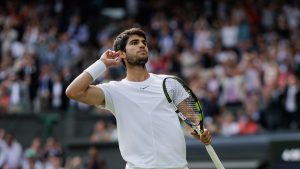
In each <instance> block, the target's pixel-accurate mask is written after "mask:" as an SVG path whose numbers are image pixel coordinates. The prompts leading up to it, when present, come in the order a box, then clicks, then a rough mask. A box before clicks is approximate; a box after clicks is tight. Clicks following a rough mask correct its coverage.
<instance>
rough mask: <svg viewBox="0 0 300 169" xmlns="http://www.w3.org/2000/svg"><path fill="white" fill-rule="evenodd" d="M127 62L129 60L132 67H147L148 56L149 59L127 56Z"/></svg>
mask: <svg viewBox="0 0 300 169" xmlns="http://www.w3.org/2000/svg"><path fill="white" fill-rule="evenodd" d="M126 60H127V63H128V64H129V65H131V66H140V67H145V65H146V63H147V62H148V56H147V57H139V56H130V55H127V57H126Z"/></svg>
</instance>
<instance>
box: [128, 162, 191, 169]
mask: <svg viewBox="0 0 300 169" xmlns="http://www.w3.org/2000/svg"><path fill="white" fill-rule="evenodd" d="M125 169H189V168H188V167H187V166H185V167H182V168H140V167H134V166H133V165H132V164H130V163H127V164H126V167H125Z"/></svg>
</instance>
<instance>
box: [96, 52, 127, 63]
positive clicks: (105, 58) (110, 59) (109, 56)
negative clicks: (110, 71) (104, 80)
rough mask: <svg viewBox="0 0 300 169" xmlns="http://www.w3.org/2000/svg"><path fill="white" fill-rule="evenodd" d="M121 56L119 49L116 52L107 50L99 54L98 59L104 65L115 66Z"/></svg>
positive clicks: (119, 61)
mask: <svg viewBox="0 0 300 169" xmlns="http://www.w3.org/2000/svg"><path fill="white" fill-rule="evenodd" d="M122 56H123V53H121V52H120V51H118V52H116V51H112V50H107V51H105V52H104V53H103V54H102V55H101V57H100V60H101V61H102V62H103V63H104V64H105V65H106V67H110V66H117V65H119V64H120V63H121V60H122Z"/></svg>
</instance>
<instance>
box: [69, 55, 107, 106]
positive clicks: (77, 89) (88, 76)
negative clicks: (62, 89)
mask: <svg viewBox="0 0 300 169" xmlns="http://www.w3.org/2000/svg"><path fill="white" fill-rule="evenodd" d="M105 69H106V65H105V64H104V63H103V62H102V61H100V60H97V61H96V62H95V63H93V64H92V65H91V66H89V67H88V68H87V69H85V70H84V72H82V73H81V74H80V75H79V76H77V77H76V78H75V79H74V80H73V81H72V83H71V84H70V85H69V86H68V88H67V90H66V94H67V96H68V97H69V98H71V99H74V100H79V101H80V100H81V98H84V97H86V96H85V95H86V94H88V89H89V88H90V87H91V86H90V85H91V83H92V82H93V81H94V80H95V79H97V77H99V76H100V75H101V74H102V73H103V72H104V71H105Z"/></svg>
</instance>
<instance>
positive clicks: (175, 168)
mask: <svg viewBox="0 0 300 169" xmlns="http://www.w3.org/2000/svg"><path fill="white" fill-rule="evenodd" d="M113 48H114V50H107V51H106V52H104V53H103V54H102V55H101V57H100V59H99V60H97V61H96V62H95V63H93V64H92V65H91V66H89V67H88V68H87V69H86V70H85V71H83V73H81V74H80V75H79V76H78V77H76V78H75V79H74V80H73V82H72V83H71V84H70V85H69V86H68V88H67V90H66V94H67V96H68V97H69V98H71V99H74V100H77V101H79V102H83V103H86V104H90V105H95V106H100V105H102V106H105V108H107V109H109V110H110V111H111V112H112V113H113V114H114V116H115V117H116V121H117V131H118V139H119V148H120V151H121V155H122V157H123V159H124V160H125V161H126V162H127V163H126V169H144V168H145V169H146V168H147V169H150V168H151V169H188V167H187V161H186V144H185V139H184V134H183V131H182V128H181V126H180V122H179V119H178V116H177V114H176V113H175V112H174V108H173V107H172V105H171V104H169V103H168V101H167V99H166V98H165V95H164V93H163V88H162V80H163V79H164V78H165V77H167V75H157V74H152V73H149V72H148V71H147V69H146V67H145V64H146V63H147V61H148V54H149V51H148V46H147V41H146V35H145V33H144V31H142V30H141V29H139V28H131V29H128V30H125V31H124V32H122V33H120V34H119V35H118V36H117V37H116V39H115V41H114V45H113ZM121 62H123V63H124V64H125V67H126V69H127V75H126V78H124V79H123V80H121V81H110V82H108V83H103V84H99V85H91V83H92V82H93V81H94V80H95V79H96V78H97V77H98V76H99V75H101V74H102V73H103V72H104V71H105V70H106V68H108V67H111V66H116V65H119V64H120V63H121ZM192 134H193V135H194V137H196V138H197V139H199V140H201V141H202V142H203V143H204V144H210V143H211V134H210V133H209V132H208V131H207V130H205V132H204V134H203V135H202V136H198V135H196V134H195V133H192Z"/></svg>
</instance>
